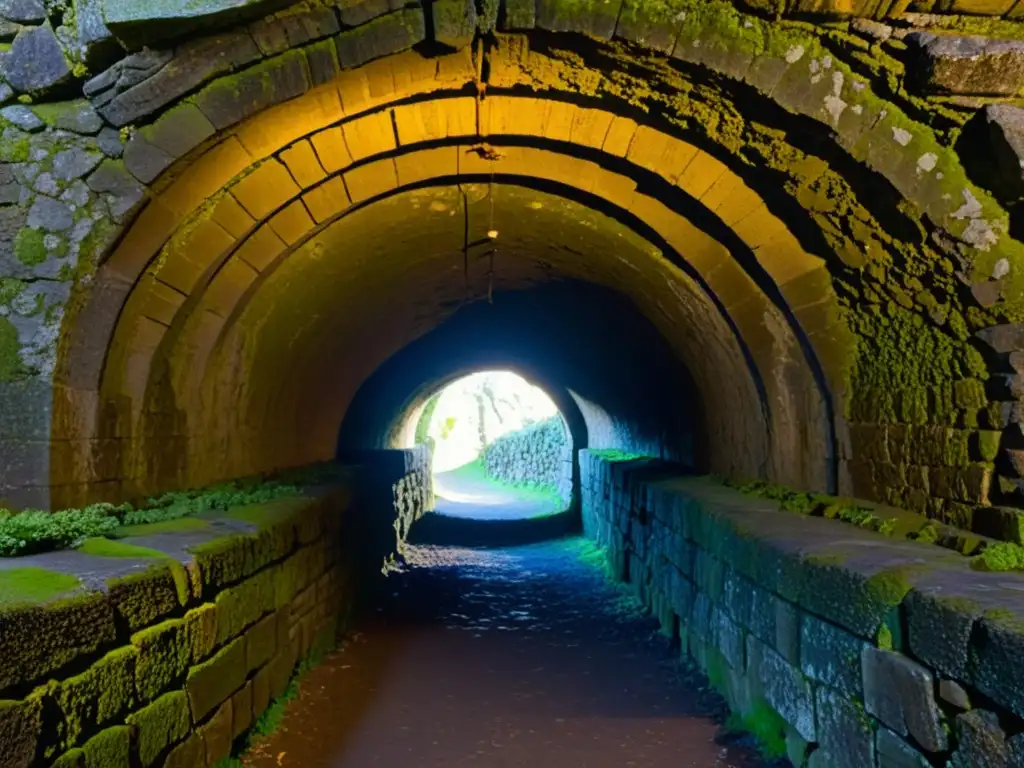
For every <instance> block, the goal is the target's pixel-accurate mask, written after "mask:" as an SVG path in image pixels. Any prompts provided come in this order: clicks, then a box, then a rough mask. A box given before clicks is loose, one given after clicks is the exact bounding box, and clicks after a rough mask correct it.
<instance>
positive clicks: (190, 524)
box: [115, 517, 210, 538]
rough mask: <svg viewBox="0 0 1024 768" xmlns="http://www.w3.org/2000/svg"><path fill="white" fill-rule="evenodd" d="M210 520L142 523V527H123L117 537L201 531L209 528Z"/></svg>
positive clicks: (183, 519) (187, 518)
mask: <svg viewBox="0 0 1024 768" xmlns="http://www.w3.org/2000/svg"><path fill="white" fill-rule="evenodd" d="M209 527H210V522H209V521H208V520H201V519H199V518H196V517H181V518H178V519H177V520H164V521H163V522H161V523H142V524H140V525H122V526H121V527H119V528H118V529H117V531H116V532H115V535H116V536H117V537H118V538H128V537H129V536H156V535H158V534H161V533H187V532H190V531H201V530H203V529H204V528H209Z"/></svg>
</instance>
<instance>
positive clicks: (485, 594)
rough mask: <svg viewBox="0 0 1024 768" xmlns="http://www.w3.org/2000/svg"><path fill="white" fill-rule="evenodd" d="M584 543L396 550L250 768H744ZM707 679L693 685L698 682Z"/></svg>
mask: <svg viewBox="0 0 1024 768" xmlns="http://www.w3.org/2000/svg"><path fill="white" fill-rule="evenodd" d="M597 557H599V553H598V550H596V549H595V548H594V546H593V545H592V544H591V543H590V542H588V541H586V540H585V539H583V538H579V537H567V538H563V539H559V540H556V541H550V542H546V543H540V544H533V545H529V546H522V547H512V548H504V549H467V548H459V547H445V546H411V547H409V548H408V550H407V553H406V566H405V569H404V570H403V572H402V573H400V574H396V575H393V576H392V577H391V578H390V579H388V580H387V583H386V585H385V590H384V595H383V596H382V597H381V600H380V603H379V605H378V607H377V612H376V614H375V618H374V619H373V620H370V621H367V622H366V623H364V624H363V625H362V626H357V627H356V631H355V633H354V634H353V635H351V636H350V639H349V640H348V641H346V642H345V643H344V644H343V645H342V647H341V648H340V649H339V650H338V651H336V652H335V653H334V654H333V655H332V656H331V657H329V658H328V659H327V661H325V662H324V664H322V665H321V666H319V667H317V668H315V669H313V670H312V671H311V672H310V673H309V676H308V677H307V678H306V679H305V680H304V682H303V683H302V684H301V686H300V689H299V694H298V698H297V700H296V701H295V702H294V703H293V704H292V705H291V708H290V709H289V710H288V712H287V714H286V716H285V719H284V721H283V723H282V726H281V729H280V730H279V731H278V732H276V733H275V734H274V735H273V736H272V737H271V738H270V739H269V740H267V741H265V742H263V743H261V744H259V745H258V746H257V747H256V748H255V750H254V751H253V752H252V753H251V754H250V755H249V757H247V758H246V760H245V762H246V764H247V765H251V766H253V767H254V768H276V767H277V766H310V767H311V768H317V767H322V768H371V766H389V767H390V766H401V765H406V764H415V765H417V766H424V768H464V767H465V768H468V767H469V766H476V767H480V766H485V767H486V768H519V767H520V766H522V767H523V768H527V767H529V768H534V767H535V766H566V767H568V766H573V768H686V767H687V766H692V767H693V768H755V767H756V766H765V765H767V763H766V762H765V761H764V759H763V758H759V757H758V756H757V755H756V753H755V752H754V751H753V750H752V749H749V748H748V747H747V746H745V745H744V742H739V741H733V740H732V739H731V738H730V737H728V736H727V734H726V733H725V731H724V730H723V729H722V728H721V727H720V725H719V723H721V718H722V717H723V715H724V711H723V709H722V703H721V700H720V699H718V697H717V696H716V695H715V694H713V693H711V692H710V690H708V689H706V688H702V687H701V682H702V680H701V677H700V676H699V675H696V674H694V673H691V672H689V671H688V670H687V668H686V667H683V666H681V663H680V661H679V655H678V653H679V652H678V648H676V647H675V646H674V645H673V644H672V643H671V642H670V641H669V640H668V639H667V638H666V637H665V636H663V635H659V634H658V625H657V622H656V621H654V620H652V619H651V618H650V617H649V616H645V614H644V613H643V612H642V611H641V610H640V609H639V604H638V603H636V602H635V600H634V599H633V597H632V595H631V594H629V593H628V591H625V590H626V588H625V587H623V586H622V585H616V584H613V583H612V581H610V580H609V579H608V578H607V576H606V574H605V573H604V571H603V569H602V568H601V567H599V566H598V565H596V561H597ZM703 682H704V683H705V684H706V681H703Z"/></svg>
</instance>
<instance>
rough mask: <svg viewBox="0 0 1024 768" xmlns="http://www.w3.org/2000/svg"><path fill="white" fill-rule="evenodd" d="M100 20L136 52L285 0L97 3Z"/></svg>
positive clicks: (235, 20)
mask: <svg viewBox="0 0 1024 768" xmlns="http://www.w3.org/2000/svg"><path fill="white" fill-rule="evenodd" d="M100 1H101V3H102V8H103V19H104V21H105V22H106V24H107V27H109V28H110V31H111V32H113V33H114V35H115V36H116V37H117V39H118V40H120V41H121V43H122V44H123V45H124V46H125V47H126V48H128V49H129V50H137V49H139V48H142V47H143V46H147V45H154V44H156V43H160V42H162V41H164V40H168V39H173V38H179V37H182V36H183V35H184V34H187V33H189V32H192V31H195V30H196V29H199V28H202V27H205V28H207V29H209V28H210V27H211V26H216V25H223V24H229V23H239V22H242V21H246V20H249V19H256V18H259V17H260V16H263V15H265V14H267V13H271V12H273V11H276V10H279V9H281V8H284V7H286V6H288V5H290V4H291V3H290V2H289V0H191V2H187V3H185V2H181V1H180V0H100Z"/></svg>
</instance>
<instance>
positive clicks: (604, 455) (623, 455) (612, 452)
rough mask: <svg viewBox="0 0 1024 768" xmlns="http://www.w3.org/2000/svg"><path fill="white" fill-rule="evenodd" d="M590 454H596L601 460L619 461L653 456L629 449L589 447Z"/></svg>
mask: <svg viewBox="0 0 1024 768" xmlns="http://www.w3.org/2000/svg"><path fill="white" fill-rule="evenodd" d="M587 453H589V454H590V455H591V456H596V457H597V458H599V459H601V460H602V461H610V462H620V461H636V460H637V459H650V458H654V457H653V456H647V455H645V454H643V453H631V452H629V451H620V450H619V449H618V448H589V449H588V450H587Z"/></svg>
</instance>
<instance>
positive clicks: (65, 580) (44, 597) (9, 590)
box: [0, 568, 81, 606]
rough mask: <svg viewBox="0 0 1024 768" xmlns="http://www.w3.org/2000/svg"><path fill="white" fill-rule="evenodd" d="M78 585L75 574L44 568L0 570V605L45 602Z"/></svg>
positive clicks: (79, 584) (79, 583)
mask: <svg viewBox="0 0 1024 768" xmlns="http://www.w3.org/2000/svg"><path fill="white" fill-rule="evenodd" d="M80 586H81V582H80V581H79V580H78V577H77V576H72V575H71V574H68V573H58V572H57V571H48V570H46V569H45V568H12V569H10V570H0V605H3V606H11V605H25V604H36V603H45V602H49V601H50V600H53V599H54V598H56V597H59V596H61V595H66V594H67V593H69V592H71V591H73V590H75V589H77V588H79V587H80Z"/></svg>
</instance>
